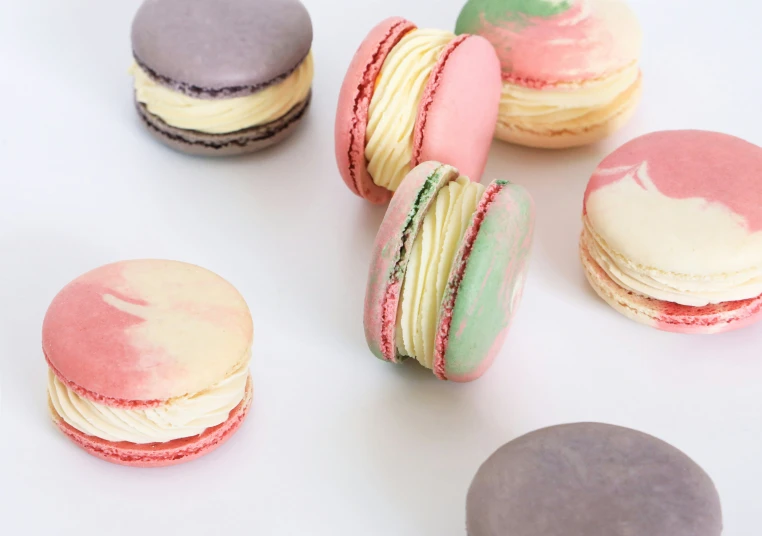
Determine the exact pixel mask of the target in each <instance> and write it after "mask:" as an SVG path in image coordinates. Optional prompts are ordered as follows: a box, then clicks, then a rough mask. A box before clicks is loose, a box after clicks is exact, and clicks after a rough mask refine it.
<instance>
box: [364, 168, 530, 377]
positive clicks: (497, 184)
mask: <svg viewBox="0 0 762 536" xmlns="http://www.w3.org/2000/svg"><path fill="white" fill-rule="evenodd" d="M533 229H534V204H533V202H532V199H531V197H530V196H529V193H528V192H527V191H526V190H525V189H524V188H522V187H521V186H518V185H515V184H511V183H509V182H507V181H500V180H497V181H492V183H490V184H489V185H488V186H486V187H485V186H482V185H481V184H479V183H474V182H471V181H470V180H469V179H468V178H467V177H464V176H462V175H460V174H459V172H458V170H457V169H455V168H453V167H452V166H448V165H444V164H440V163H439V162H424V163H423V164H420V165H419V166H417V167H416V168H415V169H413V171H411V172H410V174H408V176H407V177H406V178H405V180H404V181H402V183H401V185H400V187H399V189H398V190H397V192H396V193H395V195H394V197H393V198H392V200H391V203H390V204H389V207H388V209H387V212H386V216H385V217H384V220H383V222H382V223H381V227H380V229H379V231H378V235H377V236H376V241H375V244H374V246H373V256H372V260H371V266H370V273H369V276H368V287H367V291H366V295H365V313H364V325H365V337H366V340H367V342H368V346H369V347H370V349H371V351H372V352H373V354H374V355H376V357H378V358H380V359H382V360H385V361H389V362H391V363H399V362H401V361H403V360H405V359H406V358H407V357H413V358H415V359H416V360H417V361H418V362H419V363H421V364H422V365H423V366H425V367H426V368H429V369H431V370H432V371H433V372H434V374H435V375H436V376H437V377H438V378H440V379H443V380H452V381H457V382H467V381H471V380H475V379H477V378H479V377H480V376H481V375H482V374H483V373H484V372H485V371H486V370H487V368H489V366H490V365H491V363H492V361H493V360H494V358H495V356H496V355H497V353H498V351H499V350H500V348H501V346H502V343H503V341H504V339H505V337H506V335H507V332H508V328H509V326H510V322H511V319H512V318H513V315H514V313H515V311H516V309H517V307H518V304H519V301H520V299H521V295H522V292H523V288H524V281H525V275H526V270H527V264H528V258H529V251H530V248H531V243H532V235H533Z"/></svg>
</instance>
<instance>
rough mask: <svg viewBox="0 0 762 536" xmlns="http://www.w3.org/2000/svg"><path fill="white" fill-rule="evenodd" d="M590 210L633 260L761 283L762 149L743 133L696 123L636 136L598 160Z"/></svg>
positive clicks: (592, 220) (615, 247) (597, 226)
mask: <svg viewBox="0 0 762 536" xmlns="http://www.w3.org/2000/svg"><path fill="white" fill-rule="evenodd" d="M584 214H585V218H586V220H587V222H588V224H589V227H590V228H591V229H592V230H593V231H594V232H595V233H597V234H598V235H599V236H600V237H601V239H602V240H603V241H604V242H605V244H606V245H607V247H608V248H609V249H610V250H612V251H614V252H616V254H617V255H618V256H622V257H624V258H625V259H627V261H628V263H632V265H633V266H640V267H650V268H648V270H650V271H654V270H659V271H661V272H664V273H670V274H683V275H686V276H691V277H692V278H695V277H701V278H703V279H706V278H709V277H716V278H718V279H717V282H722V281H727V280H728V278H729V277H730V276H732V275H735V276H738V281H737V283H739V284H740V283H743V284H744V285H750V286H749V287H748V288H751V287H753V286H755V285H756V286H757V287H758V286H759V285H760V284H761V283H760V280H759V279H758V277H760V273H759V271H760V270H762V148H760V147H758V146H756V145H754V144H751V143H749V142H746V141H744V140H741V139H739V138H736V137H733V136H729V135H727V134H720V133H716V132H705V131H697V130H682V131H679V130H678V131H663V132H654V133H651V134H647V135H645V136H641V137H639V138H636V139H634V140H632V141H630V142H628V143H626V144H625V145H623V146H622V147H620V148H619V149H617V150H616V151H614V152H613V153H612V154H611V155H609V156H608V157H607V158H605V159H604V160H603V162H601V164H600V165H599V166H598V168H597V169H596V171H595V173H594V174H593V176H592V178H591V180H590V182H589V184H588V187H587V190H586V192H585V201H584ZM644 269H645V268H644ZM752 272H754V273H752ZM654 273H655V272H654ZM743 273H747V275H748V277H745V276H744V277H743V278H742V277H741V275H742V274H743ZM755 273H756V274H757V275H754V274H755ZM703 279H702V280H703ZM721 280H722V281H721ZM754 280H756V281H757V282H756V284H755V283H754ZM707 281H709V280H708V279H707ZM758 294H759V292H756V293H754V296H756V295H758ZM754 296H742V297H739V298H736V299H742V298H751V297H754ZM671 301H674V300H671Z"/></svg>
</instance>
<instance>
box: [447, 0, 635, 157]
mask: <svg viewBox="0 0 762 536" xmlns="http://www.w3.org/2000/svg"><path fill="white" fill-rule="evenodd" d="M455 31H456V33H458V34H462V33H470V34H477V35H482V36H484V37H485V38H487V39H488V40H489V41H490V42H491V43H492V44H493V45H494V47H495V50H496V51H497V54H498V57H499V58H500V65H501V68H502V74H503V91H502V96H501V99H500V117H499V119H498V125H497V130H496V135H497V137H498V138H499V139H502V140H504V141H508V142H511V143H516V144H519V145H526V146H530V147H541V148H565V147H575V146H580V145H586V144H589V143H593V142H596V141H598V140H601V139H603V138H605V137H606V136H608V135H609V134H611V133H612V132H614V131H615V130H617V129H618V128H620V127H621V126H623V125H624V124H625V123H626V122H627V121H628V120H629V119H630V117H631V116H632V114H633V113H634V111H635V108H636V107H637V104H638V102H639V101H640V95H641V73H640V68H639V67H638V62H639V58H640V50H641V42H642V33H641V29H640V25H639V23H638V21H637V18H636V17H635V15H634V13H633V12H632V11H631V10H630V8H629V6H628V5H627V4H626V2H625V0H469V1H468V2H467V3H466V5H465V6H464V7H463V10H462V11H461V13H460V16H459V18H458V21H457V24H456V30H455Z"/></svg>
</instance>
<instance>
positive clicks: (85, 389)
mask: <svg viewBox="0 0 762 536" xmlns="http://www.w3.org/2000/svg"><path fill="white" fill-rule="evenodd" d="M252 333H253V327H252V321H251V316H250V314H249V309H248V307H247V305H246V302H245V301H244V300H243V298H242V297H241V295H240V294H239V293H238V291H237V290H236V289H235V288H234V287H233V286H232V285H230V283H228V282H227V281H225V280H224V279H222V278H220V277H219V276H217V275H215V274H213V273H211V272H209V271H208V270H205V269H203V268H199V267H198V266H193V265H190V264H185V263H181V262H175V261H164V260H133V261H123V262H118V263H114V264H109V265H106V266H102V267H100V268H97V269H95V270H92V271H90V272H88V273H86V274H84V275H82V276H80V277H78V278H77V279H75V280H74V281H72V282H71V283H69V284H68V285H67V286H65V287H64V288H63V290H61V291H60V292H59V293H58V295H57V296H56V297H55V298H54V299H53V302H52V303H51V305H50V308H49V309H48V312H47V314H46V315H45V320H44V322H43V327H42V348H43V351H44V353H45V358H46V360H47V362H48V365H49V378H48V398H49V405H50V410H51V414H52V416H53V420H54V422H55V423H56V425H57V426H58V428H59V429H60V430H61V431H62V432H63V433H64V434H66V436H68V437H69V438H70V439H71V440H72V441H74V442H75V443H76V444H77V445H79V446H80V447H82V448H83V449H85V450H86V451H87V452H89V453H90V454H92V455H94V456H97V457H99V458H102V459H104V460H107V461H110V462H113V463H118V464H123V465H133V466H142V467H150V466H163V465H171V464H176V463H180V462H185V461H188V460H192V459H194V458H197V457H199V456H201V455H203V454H206V453H207V452H209V451H211V450H213V449H215V448H216V447H218V446H219V445H220V444H222V443H223V442H224V441H225V440H227V439H228V438H229V437H230V436H231V435H232V434H233V433H234V432H235V431H236V430H237V429H238V427H239V426H240V425H241V423H242V421H243V419H244V417H245V416H246V414H247V412H248V410H249V407H250V406H251V399H252V388H251V378H250V375H249V360H250V355H251V342H252Z"/></svg>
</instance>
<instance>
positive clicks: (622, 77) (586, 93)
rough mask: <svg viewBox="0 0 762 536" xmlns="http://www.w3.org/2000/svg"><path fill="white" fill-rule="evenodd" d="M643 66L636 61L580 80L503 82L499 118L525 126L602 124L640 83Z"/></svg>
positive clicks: (550, 127)
mask: <svg viewBox="0 0 762 536" xmlns="http://www.w3.org/2000/svg"><path fill="white" fill-rule="evenodd" d="M639 78H640V69H639V67H638V65H637V64H635V63H633V64H632V65H630V66H629V67H626V68H625V69H622V70H620V71H618V72H616V73H613V74H611V75H609V76H606V77H602V78H599V79H597V80H593V81H589V82H585V83H581V84H572V83H566V84H559V85H558V86H557V87H556V88H553V89H534V88H530V87H526V86H521V85H518V84H513V83H510V82H504V83H503V91H502V94H501V97H500V114H499V117H500V122H501V123H503V124H505V125H509V126H514V127H518V128H522V129H525V130H530V131H535V130H540V131H544V130H564V129H572V128H584V127H590V126H594V125H598V124H602V123H604V122H606V121H608V120H609V119H611V117H612V116H613V115H615V114H616V113H617V112H618V110H619V109H621V108H622V106H623V105H624V102H626V99H624V102H620V101H622V100H623V99H622V98H621V97H623V96H625V95H626V94H627V93H629V92H632V90H633V89H634V88H635V86H636V85H637V84H638V81H639Z"/></svg>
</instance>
